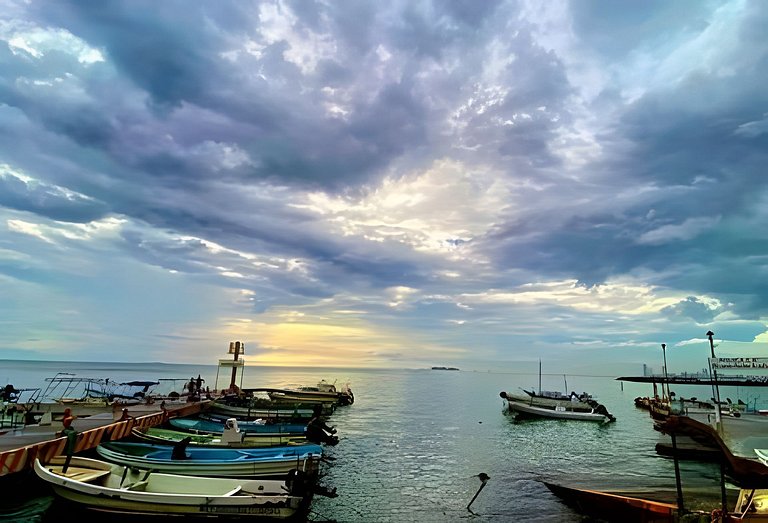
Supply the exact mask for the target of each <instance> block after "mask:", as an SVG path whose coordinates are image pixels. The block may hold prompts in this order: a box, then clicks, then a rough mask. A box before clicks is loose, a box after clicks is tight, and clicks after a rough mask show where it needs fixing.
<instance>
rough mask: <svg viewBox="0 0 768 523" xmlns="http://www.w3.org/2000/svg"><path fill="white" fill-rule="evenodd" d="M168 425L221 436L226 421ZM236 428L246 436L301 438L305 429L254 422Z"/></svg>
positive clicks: (174, 421)
mask: <svg viewBox="0 0 768 523" xmlns="http://www.w3.org/2000/svg"><path fill="white" fill-rule="evenodd" d="M170 424H171V425H172V426H174V427H176V428H177V429H181V430H185V431H187V432H194V433H198V434H221V433H222V432H224V428H225V424H226V421H225V420H215V419H199V418H171V419H170ZM237 428H238V429H239V430H240V431H241V432H244V433H245V434H246V435H248V434H252V433H257V434H274V435H289V436H303V435H304V432H305V430H306V428H307V427H306V425H302V424H301V423H272V424H264V423H263V422H262V423H259V422H255V421H240V420H238V421H237Z"/></svg>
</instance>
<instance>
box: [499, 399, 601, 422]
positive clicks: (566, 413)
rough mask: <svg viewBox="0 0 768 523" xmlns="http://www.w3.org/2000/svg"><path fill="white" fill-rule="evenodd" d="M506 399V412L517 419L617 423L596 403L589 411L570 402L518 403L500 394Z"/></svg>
mask: <svg viewBox="0 0 768 523" xmlns="http://www.w3.org/2000/svg"><path fill="white" fill-rule="evenodd" d="M499 396H501V397H502V398H503V399H504V404H505V410H506V411H508V412H509V413H510V414H513V415H514V416H515V419H528V418H551V419H562V420H582V421H597V422H600V423H608V422H611V421H616V418H615V417H614V416H613V415H612V414H611V413H609V412H608V410H607V409H606V408H605V406H604V405H601V404H599V403H597V402H595V405H596V406H595V407H592V408H590V410H589V411H586V410H584V408H583V407H582V406H580V405H569V402H559V404H557V405H551V406H549V405H540V404H534V403H533V401H529V402H522V401H516V400H515V399H512V398H510V397H508V396H507V393H506V392H503V391H502V392H500V393H499Z"/></svg>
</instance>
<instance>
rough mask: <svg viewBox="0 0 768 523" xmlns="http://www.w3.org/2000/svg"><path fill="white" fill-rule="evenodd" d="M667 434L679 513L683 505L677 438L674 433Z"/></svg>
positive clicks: (683, 509)
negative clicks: (670, 439)
mask: <svg viewBox="0 0 768 523" xmlns="http://www.w3.org/2000/svg"><path fill="white" fill-rule="evenodd" d="M669 436H670V437H671V438H672V461H674V463H675V486H676V487H677V511H678V512H679V513H680V514H683V513H685V507H684V506H683V485H682V483H681V482H680V463H678V460H677V438H676V437H675V433H674V431H673V432H670V434H669Z"/></svg>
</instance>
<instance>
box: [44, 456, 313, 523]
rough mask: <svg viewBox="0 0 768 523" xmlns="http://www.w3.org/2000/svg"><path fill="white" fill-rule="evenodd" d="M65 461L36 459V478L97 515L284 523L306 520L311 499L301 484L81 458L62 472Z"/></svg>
mask: <svg viewBox="0 0 768 523" xmlns="http://www.w3.org/2000/svg"><path fill="white" fill-rule="evenodd" d="M65 459H66V458H65V457H64V456H59V457H56V458H54V459H53V460H52V461H50V462H49V463H46V464H45V465H44V464H42V463H41V462H40V460H39V459H36V460H35V473H36V474H37V476H38V477H40V478H41V479H42V480H43V481H45V482H47V483H48V484H50V485H51V486H52V487H53V490H54V492H55V493H56V494H57V495H59V496H60V497H62V498H65V499H67V500H70V501H73V502H76V503H79V504H81V505H83V506H85V507H87V508H89V509H93V510H99V511H107V512H123V513H130V514H147V515H148V514H152V515H192V516H205V517H208V516H239V517H249V518H260V517H261V518H264V519H278V520H282V519H289V518H298V517H300V516H301V514H303V513H304V514H305V513H306V511H307V510H308V508H309V503H310V502H311V498H312V492H311V488H309V489H307V488H305V484H304V482H302V481H295V480H291V481H285V480H283V481H276V480H273V481H269V480H243V479H242V478H234V479H230V478H203V477H194V476H183V475H175V474H163V473H158V472H154V471H145V470H139V469H133V468H130V467H125V466H121V465H115V464H111V463H106V462H104V461H100V460H95V459H89V458H81V457H72V458H71V461H70V463H69V466H68V467H67V468H66V470H65V468H64V463H65Z"/></svg>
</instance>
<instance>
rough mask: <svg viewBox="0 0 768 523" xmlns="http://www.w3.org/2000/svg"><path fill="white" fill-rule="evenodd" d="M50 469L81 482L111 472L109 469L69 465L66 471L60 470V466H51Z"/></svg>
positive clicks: (107, 474) (92, 479)
mask: <svg viewBox="0 0 768 523" xmlns="http://www.w3.org/2000/svg"><path fill="white" fill-rule="evenodd" d="M50 471H51V472H53V473H54V474H57V475H59V476H63V477H65V478H69V479H73V480H75V481H82V482H83V483H87V482H89V481H94V480H96V479H99V478H102V477H104V476H109V475H110V474H111V473H112V471H111V470H93V469H84V468H78V467H69V468H68V469H67V471H66V472H63V471H62V467H54V468H51V469H50Z"/></svg>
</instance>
